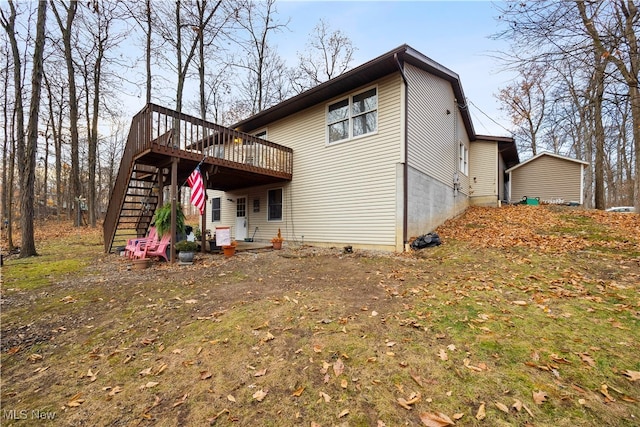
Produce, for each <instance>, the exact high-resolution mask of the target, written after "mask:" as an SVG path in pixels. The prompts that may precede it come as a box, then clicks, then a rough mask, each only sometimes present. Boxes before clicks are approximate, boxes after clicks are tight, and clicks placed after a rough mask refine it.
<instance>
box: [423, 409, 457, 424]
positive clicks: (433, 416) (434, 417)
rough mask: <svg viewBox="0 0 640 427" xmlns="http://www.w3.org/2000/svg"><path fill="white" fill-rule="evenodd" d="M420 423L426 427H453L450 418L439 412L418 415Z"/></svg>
mask: <svg viewBox="0 0 640 427" xmlns="http://www.w3.org/2000/svg"><path fill="white" fill-rule="evenodd" d="M420 421H422V424H424V425H425V426H427V427H447V426H452V425H455V423H454V422H453V420H452V419H451V418H449V417H448V416H447V415H445V414H443V413H441V412H438V413H433V412H423V413H421V414H420Z"/></svg>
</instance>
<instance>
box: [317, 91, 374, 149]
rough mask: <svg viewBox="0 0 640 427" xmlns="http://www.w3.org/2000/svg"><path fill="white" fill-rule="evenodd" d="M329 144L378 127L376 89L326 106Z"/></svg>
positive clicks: (369, 131) (366, 132) (370, 131)
mask: <svg viewBox="0 0 640 427" xmlns="http://www.w3.org/2000/svg"><path fill="white" fill-rule="evenodd" d="M327 127H328V141H329V144H332V143H334V142H338V141H345V140H348V139H351V138H356V137H358V136H361V135H366V134H369V133H373V132H376V131H377V129H378V89H377V88H372V89H369V90H366V91H364V92H360V93H358V94H355V95H352V96H349V97H348V98H345V99H341V100H340V101H338V102H334V103H333V104H330V105H329V106H328V108H327Z"/></svg>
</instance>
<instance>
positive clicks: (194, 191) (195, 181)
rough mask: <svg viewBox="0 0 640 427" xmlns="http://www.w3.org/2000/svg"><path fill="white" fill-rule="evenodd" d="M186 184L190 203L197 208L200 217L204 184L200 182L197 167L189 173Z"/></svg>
mask: <svg viewBox="0 0 640 427" xmlns="http://www.w3.org/2000/svg"><path fill="white" fill-rule="evenodd" d="M187 183H189V187H191V203H192V204H193V206H195V207H196V208H198V210H199V211H200V215H202V214H203V213H204V183H203V182H202V174H201V173H200V167H199V166H198V167H196V168H195V169H194V170H193V172H191V175H189V179H187Z"/></svg>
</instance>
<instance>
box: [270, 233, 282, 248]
mask: <svg viewBox="0 0 640 427" xmlns="http://www.w3.org/2000/svg"><path fill="white" fill-rule="evenodd" d="M282 242H284V239H283V238H282V233H280V229H279V228H278V235H277V236H276V237H274V238H273V239H271V243H272V244H273V249H282Z"/></svg>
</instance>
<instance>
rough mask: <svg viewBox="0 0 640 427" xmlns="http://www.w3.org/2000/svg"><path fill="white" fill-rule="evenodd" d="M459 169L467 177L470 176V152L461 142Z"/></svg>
mask: <svg viewBox="0 0 640 427" xmlns="http://www.w3.org/2000/svg"><path fill="white" fill-rule="evenodd" d="M459 145H460V150H459V164H458V169H459V170H460V172H462V173H463V174H465V175H469V150H468V149H467V146H466V145H464V142H462V141H460V144H459Z"/></svg>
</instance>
